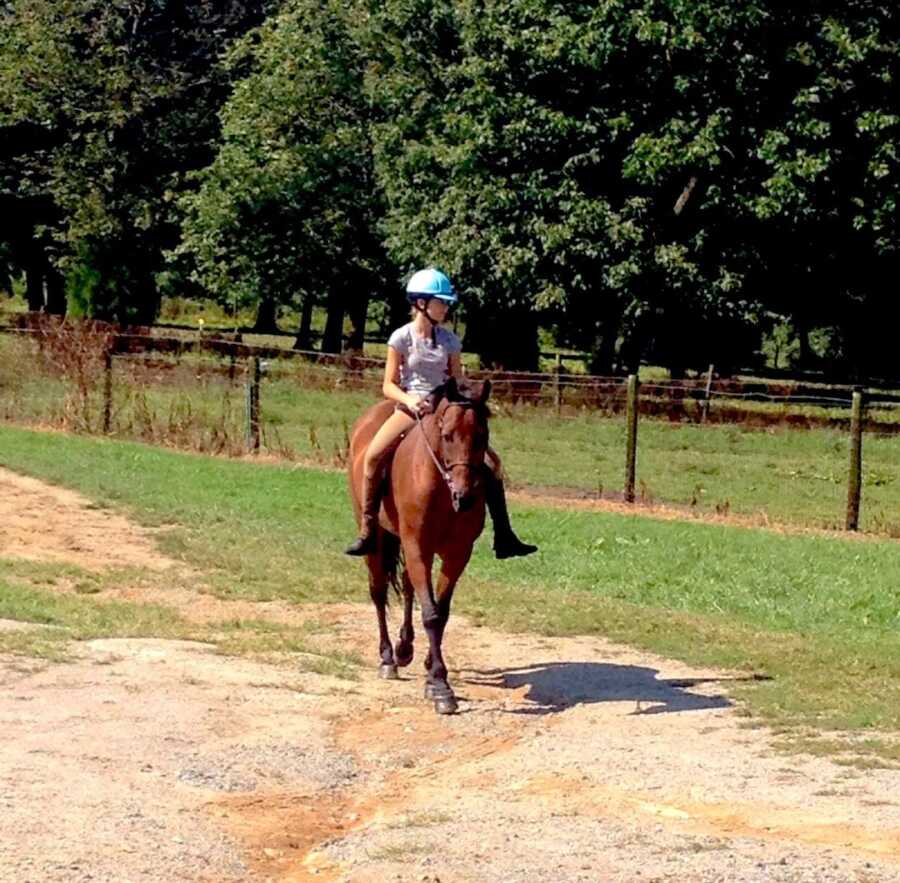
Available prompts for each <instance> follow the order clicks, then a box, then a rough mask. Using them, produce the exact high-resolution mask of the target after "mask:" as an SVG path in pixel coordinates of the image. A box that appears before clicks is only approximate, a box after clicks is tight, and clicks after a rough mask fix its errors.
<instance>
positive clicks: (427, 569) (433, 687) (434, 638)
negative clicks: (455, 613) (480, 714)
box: [405, 546, 456, 714]
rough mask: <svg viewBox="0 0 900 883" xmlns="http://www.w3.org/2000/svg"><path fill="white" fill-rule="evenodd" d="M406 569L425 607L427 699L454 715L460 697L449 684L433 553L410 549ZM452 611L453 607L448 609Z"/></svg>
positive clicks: (435, 707) (443, 619)
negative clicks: (433, 569) (443, 649)
mask: <svg viewBox="0 0 900 883" xmlns="http://www.w3.org/2000/svg"><path fill="white" fill-rule="evenodd" d="M405 551H406V569H407V571H408V573H409V578H410V580H411V582H412V584H413V586H414V587H415V590H416V597H417V598H418V599H419V607H421V608H422V625H423V627H424V628H425V634H426V635H427V636H428V661H429V663H430V664H429V666H428V669H427V671H426V674H425V698H426V699H433V700H434V710H435V711H436V712H437V713H438V714H452V713H453V712H454V711H456V697H455V696H454V695H453V690H451V689H450V684H449V683H447V666H446V665H445V664H444V657H443V655H442V654H441V635H442V634H443V632H444V625H445V624H446V613H445V612H444V611H443V610H442V605H440V604H439V603H438V602H437V600H436V599H435V597H434V591H433V589H432V587H431V567H432V564H433V563H434V556H433V555H428V556H426V555H423V554H422V552H421V550H420V549H419V548H418V547H417V546H412V547H411V548H410V547H407V548H406V550H405ZM446 612H447V613H449V607H448V608H447V611H446Z"/></svg>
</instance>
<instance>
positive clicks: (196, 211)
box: [178, 0, 386, 304]
mask: <svg viewBox="0 0 900 883" xmlns="http://www.w3.org/2000/svg"><path fill="white" fill-rule="evenodd" d="M357 14H358V9H357V7H356V6H354V5H352V4H351V5H349V6H348V5H347V4H344V3H338V2H324V3H323V2H320V0H292V2H289V3H286V4H284V5H283V6H282V8H281V9H280V10H279V12H278V13H277V14H276V15H273V16H272V17H270V18H269V19H268V20H267V22H266V24H265V25H264V26H263V27H262V28H260V29H259V31H257V32H254V33H253V34H251V35H249V36H248V37H246V38H244V39H243V40H242V41H240V42H239V43H238V44H237V45H236V46H235V47H234V49H233V50H232V52H231V53H230V55H229V57H228V61H227V63H226V68H227V69H228V70H229V71H230V72H231V74H232V76H234V77H235V78H238V77H240V80H239V82H238V83H237V84H236V86H235V88H234V90H233V92H232V94H231V96H230V98H229V100H228V102H227V103H226V105H225V106H224V108H223V110H222V114H221V117H222V139H221V142H220V145H219V148H218V152H217V154H216V156H215V159H214V160H213V162H212V163H211V164H210V165H209V166H208V167H207V168H206V169H204V170H203V171H202V172H200V173H198V174H196V175H194V176H193V179H194V180H195V181H196V182H197V187H196V189H195V190H192V191H190V192H188V193H186V194H185V195H184V197H183V198H182V200H181V205H182V207H183V209H184V211H185V222H184V236H183V241H182V244H181V246H180V247H179V249H178V253H179V254H182V255H190V256H191V257H192V258H193V260H194V262H195V265H196V271H195V278H196V280H197V281H198V282H200V283H201V284H202V285H203V286H204V287H205V288H206V289H207V290H208V291H210V292H211V293H213V294H214V295H215V296H216V297H218V298H219V299H220V300H221V301H223V302H227V301H229V300H233V301H234V302H236V303H238V304H246V303H255V302H257V301H258V300H260V299H269V300H273V301H282V302H283V301H286V300H288V299H289V298H291V297H292V296H293V295H295V294H301V295H303V296H304V297H306V298H315V297H316V296H318V295H319V294H320V293H322V292H340V296H341V297H342V298H343V299H344V300H347V301H354V300H359V299H360V298H361V297H364V298H365V302H367V301H368V291H369V290H371V289H372V288H373V287H375V288H378V287H380V286H382V285H383V279H384V277H385V275H386V267H385V259H384V254H383V249H382V247H381V243H380V241H379V239H378V237H377V235H376V224H377V220H378V217H379V214H380V211H381V202H380V198H379V195H378V194H377V192H375V191H374V189H373V185H372V156H371V149H370V145H369V109H368V102H367V101H366V99H365V97H364V95H363V93H362V89H361V81H362V71H363V64H364V59H363V57H362V55H361V52H360V49H359V46H358V44H357V42H356V37H355V34H354V33H353V30H352V28H351V22H352V20H353V19H354V18H355V17H356V15H357ZM342 289H343V291H341V290H342Z"/></svg>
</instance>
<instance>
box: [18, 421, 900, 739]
mask: <svg viewBox="0 0 900 883" xmlns="http://www.w3.org/2000/svg"><path fill="white" fill-rule="evenodd" d="M0 464H2V465H4V466H7V467H9V468H13V469H16V470H18V471H21V472H24V473H28V474H32V475H35V476H39V477H41V478H44V479H47V480H49V481H53V482H58V483H60V484H64V485H66V486H69V487H73V488H75V489H77V490H79V491H81V492H82V493H84V494H86V495H87V496H89V497H90V498H91V499H93V500H95V501H96V502H97V503H98V504H100V505H111V506H115V507H118V508H121V509H124V510H125V511H127V512H129V513H130V514H131V515H132V517H134V518H136V519H137V520H138V521H140V522H142V523H144V524H148V525H162V524H166V525H174V527H173V528H172V529H169V530H167V531H166V532H165V533H164V534H163V535H162V539H161V540H160V542H161V543H162V545H163V548H164V550H165V551H166V552H168V553H169V554H170V555H175V556H177V557H180V558H182V559H184V560H185V561H186V562H189V563H190V564H191V565H192V566H194V567H198V568H200V569H202V570H204V571H206V572H207V574H208V575H207V577H206V582H207V583H208V584H209V585H211V586H212V588H213V590H214V591H215V592H216V593H217V594H218V595H220V596H222V597H224V598H230V597H245V598H255V599H274V598H283V599H286V600H288V601H291V602H303V601H316V602H322V601H336V600H358V601H365V600H366V599H367V594H368V593H367V589H366V581H365V577H364V571H363V569H362V567H361V566H360V564H359V562H356V561H352V560H351V559H348V558H346V557H345V556H343V555H342V554H341V548H342V546H343V545H344V544H345V543H346V541H347V539H348V538H349V537H351V536H352V534H353V531H354V524H353V522H352V518H351V515H350V507H349V503H348V500H347V495H346V489H345V486H344V477H343V476H342V475H340V474H338V473H333V472H321V471H317V470H315V469H308V468H302V467H291V466H286V465H282V466H279V465H263V464H254V463H248V462H239V461H234V460H223V459H213V458H207V457H202V456H199V455H191V454H178V453H173V452H171V451H166V450H161V449H156V448H152V447H148V446H143V445H137V444H132V443H123V442H116V441H111V440H97V439H90V438H83V437H66V436H62V435H58V434H50V433H35V432H29V431H26V430H21V429H14V428H10V427H0ZM514 518H515V522H516V524H517V526H518V528H519V530H520V532H521V534H522V535H523V536H524V537H525V538H527V539H529V540H532V541H535V542H537V543H539V544H540V546H541V552H540V553H539V554H538V555H536V556H532V557H530V558H527V559H523V560H521V561H515V562H497V561H496V560H494V559H493V557H492V556H491V555H490V552H489V542H488V537H483V538H482V539H481V540H480V541H479V543H478V546H477V547H476V553H475V556H474V558H473V561H472V564H471V565H470V568H469V570H468V572H467V574H466V577H465V579H464V582H463V584H462V586H461V590H460V593H459V608H460V609H461V610H463V611H465V612H466V613H468V614H469V615H470V616H471V617H472V618H473V620H474V621H475V622H476V623H484V624H487V625H492V626H495V627H499V628H505V629H511V630H529V631H534V632H539V633H542V634H546V635H564V634H602V635H607V636H609V637H611V638H614V639H616V640H620V641H625V642H628V643H631V644H634V645H636V646H640V647H645V648H648V649H651V650H654V651H657V652H660V653H663V654H666V655H670V656H673V657H677V658H680V659H684V660H687V661H689V662H692V663H695V664H702V665H710V666H717V667H725V668H729V669H734V670H736V671H738V672H746V673H760V674H764V675H766V676H767V677H769V678H771V679H770V680H760V681H738V682H735V683H734V684H733V685H732V686H733V689H734V690H735V692H736V693H737V694H738V695H739V696H741V697H742V698H744V699H745V700H746V701H747V703H748V707H749V708H750V709H751V710H752V711H753V712H754V713H755V714H759V715H761V716H762V718H763V719H764V720H766V721H769V722H773V723H776V724H778V725H780V726H783V727H787V728H790V729H791V731H792V732H803V731H804V730H803V728H805V727H810V726H812V727H815V728H821V729H825V730H848V729H849V730H861V731H878V730H886V731H898V730H900V598H898V593H897V586H898V585H900V546H898V544H897V543H896V542H893V541H890V540H880V541H879V540H868V541H858V540H854V539H851V538H847V539H843V538H829V537H818V536H785V535H780V534H775V533H771V532H766V531H763V530H757V529H748V528H737V527H726V526H720V525H709V524H701V523H690V522H681V523H680V522H661V521H654V520H650V519H644V518H641V517H639V516H620V515H613V514H605V513H597V512H586V511H560V510H549V509H543V508H540V507H515V510H514ZM0 578H2V575H0ZM94 600H95V599H94V598H93V597H91V596H84V597H79V598H78V599H77V601H78V603H81V604H91V603H93V601H94ZM69 601H70V599H67V600H66V603H67V604H68V603H69ZM80 609H81V608H77V610H80ZM76 612H77V611H76ZM0 615H2V612H0ZM66 615H67V616H69V615H71V616H73V617H74V616H76V613H75V612H72V613H67V614H66ZM78 615H85V616H86V615H87V614H86V613H84V614H80V613H79V614H78ZM129 615H130V614H129ZM26 618H27V617H26ZM141 627H143V626H142V625H141V623H140V622H139V623H137V624H136V625H135V626H134V628H141ZM263 631H264V632H265V633H266V634H271V636H272V641H273V642H274V645H273V646H274V647H275V649H276V650H277V647H278V644H279V642H282V643H283V645H284V648H285V649H286V650H288V651H290V650H291V648H292V647H293V648H294V649H298V650H300V651H301V652H302V651H303V649H304V648H305V647H306V648H308V645H307V644H305V643H304V641H305V638H304V637H303V636H302V635H301V636H299V638H300V639H302V640H298V642H297V643H296V644H291V643H290V641H291V640H294V638H296V637H297V636H294V637H291V636H288V637H287V638H285V637H284V636H280V635H278V634H277V633H276V632H277V630H274V629H268V627H267V628H266V629H265V630H263ZM259 633H260V628H255V629H254V628H249V629H248V628H244V629H242V630H241V633H240V634H238V635H234V634H232V635H230V636H227V637H228V639H229V640H232V641H233V642H235V643H236V644H238V645H239V644H240V643H241V642H244V644H245V645H246V644H247V643H248V642H249V643H251V644H252V643H253V641H254V640H257V637H255V635H258V634H259ZM248 636H249V637H248ZM285 640H287V643H284V641H285ZM375 646H376V634H375V629H374V624H373V630H372V647H371V648H366V649H365V653H366V656H367V658H368V659H369V660H370V661H371V662H372V663H373V664H374V660H375ZM353 661H354V660H351V663H352V662H353ZM329 664H332V663H329ZM335 664H337V665H338V666H340V664H341V662H340V660H338V661H337V662H336V663H335Z"/></svg>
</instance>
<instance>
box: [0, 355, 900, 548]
mask: <svg viewBox="0 0 900 883" xmlns="http://www.w3.org/2000/svg"><path fill="white" fill-rule="evenodd" d="M23 346H24V344H22V343H21V342H15V341H9V340H7V339H0V419H2V418H6V419H8V420H14V421H17V422H26V423H27V422H31V423H42V422H43V423H48V424H50V425H58V424H60V423H61V422H63V423H66V420H67V414H66V408H65V398H66V397H65V388H64V386H63V384H62V383H61V382H60V381H58V380H54V379H53V378H52V377H49V376H48V375H46V374H29V375H26V376H24V377H23V376H22V372H21V371H20V365H21V363H22V361H23V359H25V358H26V355H27V354H26V353H25V350H24V349H22V347H23ZM129 364H136V363H134V362H133V361H131V362H129V360H126V359H122V360H118V359H117V360H116V363H115V368H114V380H113V389H114V405H115V407H114V434H115V435H118V436H119V437H123V438H138V439H142V440H148V441H153V442H157V443H163V444H169V445H172V446H175V447H186V448H193V449H198V450H203V451H227V452H232V453H234V452H237V451H239V450H240V449H241V446H242V444H243V435H244V427H243V421H244V401H243V400H244V392H243V387H242V385H241V383H242V378H241V376H240V372H239V376H238V377H237V379H236V381H235V382H234V383H233V384H230V385H229V383H228V382H227V379H225V378H223V377H221V376H219V375H213V374H210V373H209V372H208V369H209V367H210V364H211V363H210V359H208V358H202V359H193V360H191V359H187V360H185V362H184V363H183V364H182V366H181V367H180V368H179V369H178V371H177V372H176V371H171V370H170V371H166V372H159V371H157V372H149V373H145V374H141V373H140V372H139V373H138V374H131V373H129V368H128V366H129ZM137 364H139V363H137ZM157 375H159V377H164V378H165V383H160V382H159V377H157ZM378 395H379V394H378V381H377V378H376V377H374V376H367V377H366V378H348V377H345V376H343V375H342V374H341V373H340V372H337V371H336V370H335V369H333V368H328V367H324V366H315V365H309V364H306V363H298V362H290V363H287V362H284V363H281V362H273V364H272V365H271V370H270V374H269V376H267V377H266V379H265V380H264V383H263V387H262V417H263V435H264V443H265V444H266V446H267V448H268V449H269V450H270V451H273V452H275V453H276V454H279V455H288V456H292V457H297V458H299V459H303V460H312V461H315V462H318V463H321V464H323V465H325V464H328V465H333V464H335V463H338V462H340V459H341V457H342V455H343V452H344V450H345V447H346V437H347V431H348V427H350V426H352V424H353V422H354V421H355V419H356V418H357V417H358V416H359V414H360V413H361V412H362V410H363V409H364V408H365V407H366V406H367V405H369V404H371V403H372V402H374V401H376V400H377V398H378ZM89 411H90V413H89V414H88V417H89V419H88V420H87V421H86V422H87V424H88V425H90V426H92V427H93V428H94V429H96V428H97V427H98V426H99V420H100V413H101V403H100V398H99V391H98V392H97V395H95V396H94V397H93V399H92V400H91V402H90V408H89ZM496 411H497V416H496V419H495V420H494V421H493V425H492V437H493V442H494V445H495V447H496V448H497V450H498V451H499V452H500V454H501V456H502V457H503V459H504V463H505V465H506V468H507V472H508V474H509V477H510V479H511V483H512V484H513V485H517V486H526V487H527V486H531V487H542V488H548V489H551V490H553V489H556V490H557V491H560V492H563V493H571V492H575V493H578V494H582V495H596V494H597V493H599V492H600V491H602V492H603V493H604V494H606V495H607V496H609V495H611V494H615V493H618V492H620V491H621V488H622V484H623V472H624V420H623V418H621V417H607V416H603V415H602V414H598V413H597V412H589V411H578V412H575V411H572V412H567V413H566V414H565V415H564V417H563V418H562V419H560V418H558V417H557V416H556V415H555V414H554V413H553V412H552V411H549V410H547V409H535V408H532V407H528V406H511V405H507V404H502V403H497V404H496ZM74 412H75V415H74V416H75V417H77V407H76V408H75V409H74ZM82 422H84V421H82ZM66 425H69V426H73V425H74V426H78V425H79V422H78V420H75V419H73V408H72V407H71V406H70V407H69V413H68V422H67V424H66ZM638 437H639V446H638V479H639V490H640V494H641V496H642V498H643V499H645V500H649V501H655V502H659V503H666V504H672V505H676V506H684V507H687V508H690V509H691V510H693V511H696V512H701V513H702V512H716V511H727V512H730V513H735V514H740V515H744V516H749V517H751V518H758V519H760V520H769V521H772V522H779V523H787V524H797V525H802V526H811V527H823V528H839V527H840V526H841V525H842V524H843V521H844V513H845V508H846V493H847V490H846V478H847V470H848V460H849V453H848V438H847V434H846V433H845V432H842V431H839V430H832V429H817V430H810V431H806V430H792V429H787V428H778V429H771V430H765V431H762V430H757V429H742V428H741V427H740V426H737V425H716V424H713V425H707V426H700V425H696V424H690V423H684V424H681V423H675V424H672V423H669V422H666V421H661V420H652V419H643V420H642V421H641V423H640V428H639V433H638ZM863 460H864V486H863V500H862V512H861V528H862V529H863V530H864V531H868V532H875V533H880V534H884V535H887V536H894V537H897V536H900V434H898V435H895V436H881V437H880V436H877V435H873V434H870V435H867V436H866V438H865V441H864V456H863Z"/></svg>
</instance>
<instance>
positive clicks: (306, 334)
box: [294, 294, 314, 350]
mask: <svg viewBox="0 0 900 883" xmlns="http://www.w3.org/2000/svg"><path fill="white" fill-rule="evenodd" d="M313 306H314V304H313V297H312V295H311V294H307V295H306V296H305V297H304V298H303V307H302V309H301V312H300V328H299V329H298V331H297V339H296V340H295V341H294V349H295V350H311V349H312V334H311V333H310V332H311V329H312V315H313Z"/></svg>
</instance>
